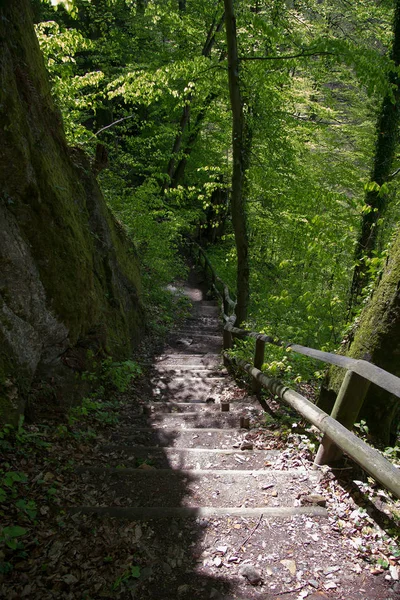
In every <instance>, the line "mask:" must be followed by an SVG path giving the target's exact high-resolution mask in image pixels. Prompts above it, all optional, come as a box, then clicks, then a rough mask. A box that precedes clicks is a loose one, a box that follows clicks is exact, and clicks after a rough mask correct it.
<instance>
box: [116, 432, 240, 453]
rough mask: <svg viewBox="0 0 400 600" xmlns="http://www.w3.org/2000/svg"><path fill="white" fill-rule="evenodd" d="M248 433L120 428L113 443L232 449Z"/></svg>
mask: <svg viewBox="0 0 400 600" xmlns="http://www.w3.org/2000/svg"><path fill="white" fill-rule="evenodd" d="M247 433H248V431H247V430H245V429H221V428H207V429H205V428H204V429H198V428H185V429H171V428H166V429H155V428H152V427H124V428H122V427H119V429H118V432H117V433H114V434H111V440H112V441H113V442H117V443H122V444H135V445H141V446H160V447H165V446H169V447H171V448H219V449H222V450H224V449H226V450H229V449H232V448H233V445H234V444H236V443H239V442H241V441H242V440H243V439H244V437H245V435H246V434H247Z"/></svg>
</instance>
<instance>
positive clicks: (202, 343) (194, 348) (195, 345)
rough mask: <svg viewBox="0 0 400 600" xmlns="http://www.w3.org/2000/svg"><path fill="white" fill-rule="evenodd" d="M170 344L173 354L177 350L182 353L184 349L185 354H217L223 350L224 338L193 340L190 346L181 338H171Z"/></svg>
mask: <svg viewBox="0 0 400 600" xmlns="http://www.w3.org/2000/svg"><path fill="white" fill-rule="evenodd" d="M168 346H169V351H170V352H171V354H174V353H175V351H176V353H182V351H183V349H184V352H185V354H187V355H189V356H190V355H192V354H208V353H209V352H213V353H215V354H217V353H218V352H220V351H221V350H222V339H220V338H217V339H204V340H197V341H196V340H193V342H192V343H191V344H190V345H188V346H186V345H185V344H184V343H182V341H181V340H177V341H171V340H169V342H168Z"/></svg>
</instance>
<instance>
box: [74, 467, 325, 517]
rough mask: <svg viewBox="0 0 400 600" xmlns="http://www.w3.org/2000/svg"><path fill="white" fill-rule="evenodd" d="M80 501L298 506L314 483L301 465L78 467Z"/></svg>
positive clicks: (125, 504)
mask: <svg viewBox="0 0 400 600" xmlns="http://www.w3.org/2000/svg"><path fill="white" fill-rule="evenodd" d="M77 472H78V473H79V474H80V475H81V476H82V478H83V481H84V482H85V488H84V490H83V491H82V496H83V501H84V502H85V497H86V496H87V498H88V499H90V498H92V497H93V490H96V491H98V492H99V493H100V494H101V501H102V503H104V504H105V505H107V506H112V505H115V503H116V502H117V505H119V506H153V507H154V506H160V507H166V506H169V507H176V506H192V507H199V506H208V507H219V506H224V507H237V508H240V507H244V508H255V507H261V506H270V507H277V506H279V507H283V506H286V507H296V506H297V505H298V504H299V502H298V498H299V496H300V495H304V496H307V495H309V494H310V493H311V491H312V489H313V485H314V484H313V481H312V479H311V476H309V474H308V473H307V471H306V469H305V468H302V469H292V470H290V471H276V470H273V469H264V470H256V471H254V470H243V469H242V470H220V469H217V470H216V469H208V470H207V469H203V470H201V469H198V470H197V469H195V470H173V469H156V468H151V467H150V468H147V469H140V468H138V469H130V468H106V467H81V468H79V469H78V470H77Z"/></svg>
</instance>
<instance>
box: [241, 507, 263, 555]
mask: <svg viewBox="0 0 400 600" xmlns="http://www.w3.org/2000/svg"><path fill="white" fill-rule="evenodd" d="M262 518H263V515H262V514H261V515H260V518H259V519H258V521H257V523H256V525H255V526H254V527H253V529H252V530H251V532H250V534H249V535H248V536H247V538H246V539H245V540H244V542H242V543H241V544H240V547H242V546H244V545H245V544H247V542H248V541H249V539H250V538H251V536H252V535H253V533H254V532H255V531H256V529H257V528H258V526H259V525H260V523H261V519H262Z"/></svg>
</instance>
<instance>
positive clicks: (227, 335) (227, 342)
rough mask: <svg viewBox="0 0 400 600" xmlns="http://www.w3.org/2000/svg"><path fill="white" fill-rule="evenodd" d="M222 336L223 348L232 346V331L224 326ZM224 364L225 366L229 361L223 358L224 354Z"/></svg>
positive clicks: (227, 348)
mask: <svg viewBox="0 0 400 600" xmlns="http://www.w3.org/2000/svg"><path fill="white" fill-rule="evenodd" d="M223 336H224V337H223V344H224V350H229V349H230V348H232V346H233V339H232V332H231V331H229V329H225V328H224V334H223ZM224 365H225V367H227V366H228V365H229V361H228V360H227V359H226V358H225V356H224Z"/></svg>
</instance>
